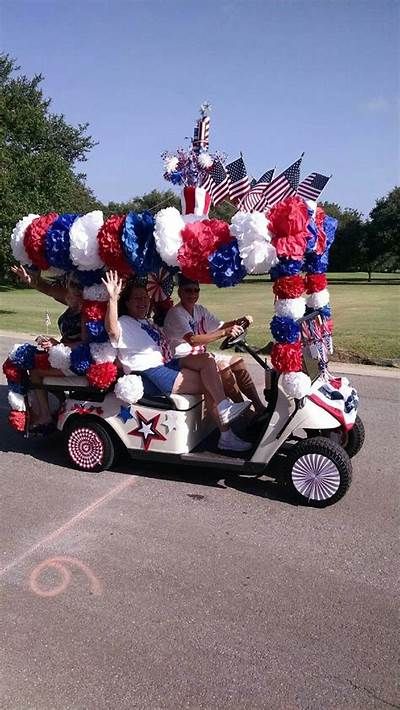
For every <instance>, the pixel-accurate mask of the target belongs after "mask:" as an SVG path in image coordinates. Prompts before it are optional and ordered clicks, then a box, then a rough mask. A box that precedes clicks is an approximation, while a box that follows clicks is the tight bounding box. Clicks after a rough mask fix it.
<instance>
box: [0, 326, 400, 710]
mask: <svg viewBox="0 0 400 710" xmlns="http://www.w3.org/2000/svg"><path fill="white" fill-rule="evenodd" d="M14 341H15V338H9V339H8V338H2V347H1V354H2V355H4V357H5V354H6V352H7V350H8V348H9V347H10V345H11V344H12V343H13V342H14ZM4 357H3V358H2V360H3V359H4ZM343 369H345V366H343V364H342V365H341V370H342V371H343ZM356 372H357V374H352V375H351V380H352V382H353V383H354V384H355V385H356V386H357V388H358V390H359V393H360V396H361V407H360V414H361V416H362V418H363V420H364V423H365V426H366V431H367V439H366V444H365V446H364V448H363V450H362V451H361V452H360V454H359V455H358V456H357V457H356V458H355V459H354V460H353V466H354V473H353V484H352V486H351V488H350V490H349V491H348V493H347V494H346V496H345V497H344V498H343V499H342V500H341V501H340V502H339V503H337V504H336V505H334V506H332V507H330V508H327V509H323V510H318V509H313V508H309V507H302V506H297V505H296V504H294V502H293V501H292V500H290V499H289V498H288V497H287V495H286V494H285V493H284V492H283V490H282V489H280V488H278V487H277V486H276V484H275V483H273V482H268V481H267V480H264V479H261V480H252V479H247V480H246V479H243V480H242V481H239V480H234V479H229V478H227V479H224V478H216V477H213V475H212V473H211V472H210V471H209V470H207V471H201V470H199V471H193V470H190V469H186V470H184V469H181V470H179V471H178V470H176V469H171V468H163V467H161V466H150V465H147V466H146V467H144V468H143V467H137V466H135V465H132V464H130V463H127V462H125V463H123V464H122V465H121V466H120V467H119V468H117V469H116V470H114V471H112V472H107V473H103V474H97V475H88V474H84V473H80V472H78V471H73V470H70V469H68V468H67V467H65V465H64V462H65V460H64V458H63V453H62V450H61V447H60V443H59V442H57V441H54V442H52V443H51V444H50V443H44V442H42V443H39V442H32V441H29V442H27V441H26V440H24V439H23V438H22V437H21V436H20V435H18V434H17V433H14V432H13V431H12V430H11V429H9V427H8V426H7V424H6V416H7V400H6V387H5V385H4V384H2V385H1V386H0V415H1V423H0V426H1V429H0V431H1V445H0V466H1V469H0V481H1V488H0V495H1V511H0V512H1V516H0V540H1V547H0V606H1V618H0V708H1V709H2V710H9V709H10V710H16V709H17V710H25V709H28V708H29V709H31V708H34V709H35V710H69V709H71V710H72V709H73V710H82V709H90V710H92V709H93V710H103V709H104V710H105V709H108V708H110V709H111V708H112V709H118V710H119V709H120V708H121V709H127V710H128V709H131V708H146V709H147V708H151V709H152V710H153V709H154V710H156V709H158V708H160V709H161V708H166V709H171V710H172V709H174V710H175V709H177V708H191V709H192V708H193V709H200V708H201V709H203V708H205V709H214V708H218V709H225V708H229V709H231V708H246V709H247V708H249V709H250V708H268V709H271V710H274V709H275V708H282V709H285V710H291V709H292V708H301V709H307V710H308V709H310V710H314V709H315V710H320V709H321V708H323V709H324V710H325V708H349V709H352V710H353V709H355V708H363V709H364V708H366V709H368V708H378V709H379V708H393V707H399V700H398V698H399V696H398V693H397V691H396V687H395V682H396V665H397V664H396V660H397V656H398V602H397V598H398V597H397V594H398V587H397V579H396V578H397V568H398V531H399V526H398V513H397V508H398V498H399V496H398V493H399V485H398V479H399V466H398V461H399V434H398V426H397V420H398V411H399V410H398V399H399V379H398V373H396V372H394V371H393V372H390V371H389V372H388V371H382V374H381V375H379V373H378V376H376V375H375V374H374V373H372V372H370V371H366V370H365V369H364V370H363V369H361V370H357V371H356ZM360 372H362V373H365V372H367V374H360ZM373 375H374V376H373ZM396 377H397V378H396ZM2 382H3V383H4V380H2Z"/></svg>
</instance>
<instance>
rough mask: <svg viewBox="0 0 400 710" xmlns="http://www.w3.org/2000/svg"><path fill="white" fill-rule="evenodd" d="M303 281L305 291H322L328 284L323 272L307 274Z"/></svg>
mask: <svg viewBox="0 0 400 710" xmlns="http://www.w3.org/2000/svg"><path fill="white" fill-rule="evenodd" d="M305 282H306V291H307V293H317V291H322V290H323V289H324V288H326V287H327V285H328V281H327V278H326V275H325V274H307V276H306V278H305Z"/></svg>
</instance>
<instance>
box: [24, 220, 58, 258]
mask: <svg viewBox="0 0 400 710" xmlns="http://www.w3.org/2000/svg"><path fill="white" fill-rule="evenodd" d="M57 217H58V214H57V212H50V213H49V214H45V215H42V216H40V217H36V219H34V220H33V221H32V222H31V223H30V225H29V227H27V229H26V231H25V234H24V247H25V249H26V253H27V254H28V256H29V258H30V259H31V261H32V264H34V266H37V268H38V269H41V270H42V271H46V269H48V268H49V262H48V261H47V259H46V253H45V238H46V232H47V230H48V228H49V227H50V225H51V224H53V222H54V220H56V219H57Z"/></svg>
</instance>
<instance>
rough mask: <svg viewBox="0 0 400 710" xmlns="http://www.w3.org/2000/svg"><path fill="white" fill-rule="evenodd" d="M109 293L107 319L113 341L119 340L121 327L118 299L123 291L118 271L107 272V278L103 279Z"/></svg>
mask: <svg viewBox="0 0 400 710" xmlns="http://www.w3.org/2000/svg"><path fill="white" fill-rule="evenodd" d="M101 280H102V282H103V284H104V286H105V287H106V289H107V291H108V296H109V301H108V304H107V312H106V318H105V327H106V331H107V333H108V335H109V337H110V339H111V340H114V341H116V340H118V338H119V336H120V332H121V329H120V325H119V323H118V299H119V297H120V294H121V290H122V280H121V279H120V278H119V276H118V274H117V272H116V271H107V273H106V277H105V278H104V279H101Z"/></svg>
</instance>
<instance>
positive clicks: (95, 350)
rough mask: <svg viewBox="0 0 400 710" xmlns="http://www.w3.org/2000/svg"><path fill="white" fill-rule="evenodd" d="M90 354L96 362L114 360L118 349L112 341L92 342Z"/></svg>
mask: <svg viewBox="0 0 400 710" xmlns="http://www.w3.org/2000/svg"><path fill="white" fill-rule="evenodd" d="M89 348H90V354H91V356H92V358H93V360H94V361H95V362H96V363H99V362H114V360H115V358H116V356H117V351H116V349H115V348H113V346H112V345H111V343H90V345H89Z"/></svg>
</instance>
